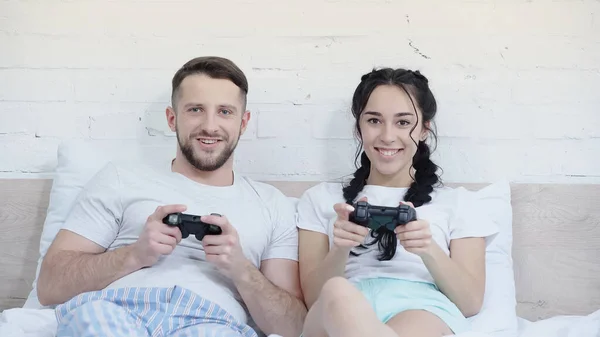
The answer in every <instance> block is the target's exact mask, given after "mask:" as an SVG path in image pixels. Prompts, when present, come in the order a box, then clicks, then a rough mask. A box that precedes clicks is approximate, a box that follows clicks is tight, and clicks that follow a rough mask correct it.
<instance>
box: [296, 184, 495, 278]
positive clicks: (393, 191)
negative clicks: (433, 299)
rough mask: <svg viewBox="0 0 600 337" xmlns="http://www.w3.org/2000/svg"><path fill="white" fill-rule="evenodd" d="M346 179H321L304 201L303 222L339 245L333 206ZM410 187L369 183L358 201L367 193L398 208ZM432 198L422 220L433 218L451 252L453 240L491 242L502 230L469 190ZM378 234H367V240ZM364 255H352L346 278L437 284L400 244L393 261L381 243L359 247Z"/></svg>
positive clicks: (421, 210)
mask: <svg viewBox="0 0 600 337" xmlns="http://www.w3.org/2000/svg"><path fill="white" fill-rule="evenodd" d="M342 188H343V185H342V184H341V183H320V184H318V185H316V186H314V187H312V188H310V189H308V190H307V191H306V192H305V193H304V194H303V195H302V197H301V198H300V200H299V201H298V206H297V207H298V219H297V226H298V228H300V229H305V230H310V231H315V232H319V233H323V234H326V235H328V236H329V247H333V224H334V222H335V220H336V218H337V214H336V213H335V211H334V209H333V206H334V205H335V204H336V203H343V202H345V199H344V197H343V191H342ZM407 190H408V188H394V187H384V186H376V185H367V186H365V187H364V189H363V190H362V191H361V192H360V193H359V194H358V196H357V197H356V198H355V201H356V200H358V199H360V198H362V197H367V199H368V202H369V204H372V205H377V206H388V207H396V206H398V205H399V204H400V202H401V201H403V200H404V194H405V193H406V191H407ZM431 197H432V200H431V201H430V202H429V203H427V204H425V205H422V206H420V207H417V208H416V211H417V218H418V219H425V220H427V221H428V222H429V226H430V228H431V233H432V238H433V239H434V240H435V242H436V243H437V244H438V245H439V246H440V247H441V248H442V249H443V250H444V252H446V254H447V255H449V248H448V247H449V245H450V240H453V239H459V238H465V237H484V238H486V239H487V241H489V240H490V239H492V238H493V237H494V236H495V234H496V233H498V228H497V226H496V224H495V223H494V222H493V221H491V220H489V219H487V218H486V216H484V215H482V213H481V212H480V209H478V207H477V206H476V200H475V199H474V197H473V193H472V192H469V191H468V190H466V189H464V188H456V189H453V188H449V187H442V188H438V189H434V191H433V192H432V193H431ZM372 240H373V238H372V237H371V235H370V234H369V235H367V237H366V238H365V241H364V243H368V242H371V241H372ZM353 251H354V252H356V253H358V254H359V256H353V255H350V256H349V258H348V262H347V263H346V270H345V276H346V278H347V279H349V280H351V281H358V280H360V279H365V278H375V277H387V278H399V279H405V280H412V281H421V282H428V283H433V284H435V282H434V280H433V277H432V276H431V274H430V273H429V271H428V270H427V267H426V266H425V264H424V263H423V261H422V260H421V258H420V257H419V256H418V255H416V254H413V253H410V252H408V251H406V250H405V249H404V247H402V245H400V243H398V245H397V249H396V255H395V256H394V257H393V258H392V259H391V260H389V261H379V260H377V256H378V255H379V250H378V246H377V244H374V245H370V246H367V249H362V250H361V249H354V250H353Z"/></svg>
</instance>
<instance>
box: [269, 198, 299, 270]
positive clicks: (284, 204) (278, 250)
mask: <svg viewBox="0 0 600 337" xmlns="http://www.w3.org/2000/svg"><path fill="white" fill-rule="evenodd" d="M269 207H270V209H271V214H272V217H273V221H274V224H273V227H274V230H273V233H272V236H271V242H270V244H269V247H268V248H267V250H266V252H265V254H264V255H263V257H262V260H268V259H289V260H294V261H298V229H297V228H296V223H295V219H296V205H295V201H294V200H293V199H292V198H289V197H286V196H285V195H284V194H283V193H280V192H277V196H276V197H275V200H274V201H273V202H269Z"/></svg>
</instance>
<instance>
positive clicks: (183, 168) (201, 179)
mask: <svg viewBox="0 0 600 337" xmlns="http://www.w3.org/2000/svg"><path fill="white" fill-rule="evenodd" d="M171 170H172V171H173V172H176V173H179V174H181V175H183V176H185V177H187V178H189V179H191V180H193V181H195V182H197V183H200V184H203V185H211V186H231V185H232V184H233V179H234V177H233V169H232V163H231V158H230V160H229V161H227V163H225V165H223V166H221V167H220V168H218V169H217V170H215V171H201V170H198V169H197V168H195V167H194V166H192V164H190V163H189V162H188V161H187V160H185V159H184V158H183V157H182V156H181V155H179V154H178V155H177V157H175V159H174V160H173V162H172V164H171Z"/></svg>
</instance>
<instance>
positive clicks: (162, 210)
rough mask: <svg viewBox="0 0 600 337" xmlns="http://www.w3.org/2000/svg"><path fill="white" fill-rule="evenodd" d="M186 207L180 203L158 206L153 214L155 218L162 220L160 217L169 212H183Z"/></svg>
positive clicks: (162, 217)
mask: <svg viewBox="0 0 600 337" xmlns="http://www.w3.org/2000/svg"><path fill="white" fill-rule="evenodd" d="M186 209H187V206H186V205H180V204H173V205H163V206H158V207H157V208H156V210H155V211H154V216H155V219H156V220H159V221H162V219H164V218H165V217H166V216H167V215H169V214H171V213H180V212H185V210H186Z"/></svg>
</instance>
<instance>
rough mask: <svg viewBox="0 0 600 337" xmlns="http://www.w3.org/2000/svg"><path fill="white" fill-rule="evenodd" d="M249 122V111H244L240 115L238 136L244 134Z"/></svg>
mask: <svg viewBox="0 0 600 337" xmlns="http://www.w3.org/2000/svg"><path fill="white" fill-rule="evenodd" d="M249 121H250V110H246V111H244V114H243V115H242V128H241V130H240V134H241V135H243V134H244V132H246V128H247V127H248V122H249Z"/></svg>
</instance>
